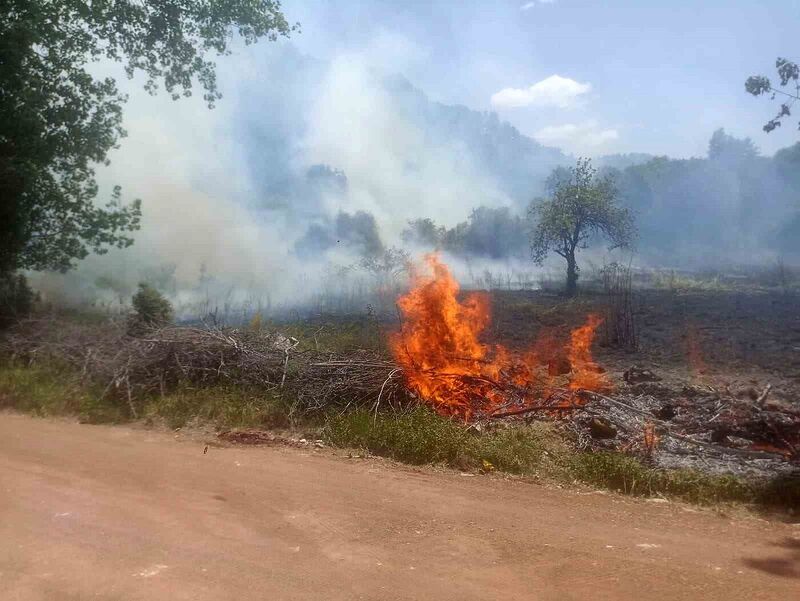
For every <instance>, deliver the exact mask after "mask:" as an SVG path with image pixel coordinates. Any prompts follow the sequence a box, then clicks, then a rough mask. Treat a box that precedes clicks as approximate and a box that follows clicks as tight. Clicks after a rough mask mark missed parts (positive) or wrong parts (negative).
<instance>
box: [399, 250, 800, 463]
mask: <svg viewBox="0 0 800 601" xmlns="http://www.w3.org/2000/svg"><path fill="white" fill-rule="evenodd" d="M427 266H428V268H429V270H430V271H429V273H422V272H416V273H413V274H412V284H413V285H412V288H411V290H410V292H408V293H407V294H406V295H404V296H402V297H401V298H400V299H399V301H398V306H399V309H400V312H401V315H402V318H403V323H402V326H401V328H400V330H399V331H397V332H396V333H394V334H393V335H392V337H391V339H390V346H391V350H392V354H393V356H394V359H395V361H397V363H398V364H399V365H400V366H401V367H402V369H403V377H404V380H405V382H406V384H407V386H408V387H409V388H410V389H411V391H412V392H413V394H414V395H415V396H416V397H417V398H418V399H420V400H422V401H424V402H427V403H429V404H430V405H431V406H432V407H433V408H434V409H435V410H436V411H438V412H439V413H442V414H446V415H450V416H456V417H458V418H459V419H462V420H465V421H472V422H477V423H486V422H493V421H497V420H504V421H512V420H529V419H534V418H535V419H550V420H556V421H557V422H558V423H560V424H561V425H562V426H563V427H564V428H566V429H568V430H570V431H571V432H572V433H573V435H574V437H575V438H576V439H577V441H578V445H579V446H580V447H582V448H584V449H587V450H588V449H591V450H601V449H606V450H620V451H624V452H628V453H632V454H636V455H639V456H642V457H644V458H646V459H647V460H648V461H650V462H652V463H654V464H656V465H660V466H663V467H687V466H691V467H696V468H698V469H703V470H705V471H712V472H737V473H740V474H758V473H768V472H774V471H788V470H790V469H792V466H791V463H792V462H798V461H800V409H799V408H794V407H791V406H789V405H786V404H769V403H768V402H767V397H768V395H769V388H767V389H766V390H765V391H764V392H762V393H761V394H760V395H758V396H757V397H756V398H754V399H749V400H748V399H745V400H742V399H739V398H737V397H735V396H733V395H731V394H730V393H727V392H720V391H718V390H715V389H714V388H711V387H708V386H706V387H693V386H688V385H685V386H682V387H681V388H679V389H673V388H670V387H668V386H666V385H662V384H660V378H659V377H658V376H657V375H655V374H653V373H652V372H650V371H649V370H646V369H641V368H631V369H630V370H628V371H627V372H626V373H625V374H624V383H622V384H620V385H619V386H618V388H617V389H616V390H614V387H613V386H612V384H611V381H610V378H609V377H608V376H607V374H606V373H605V372H604V370H603V369H602V368H600V367H599V366H598V365H597V364H596V363H595V362H594V360H593V359H592V354H591V346H592V342H593V340H594V336H595V331H596V330H597V328H598V326H599V325H600V324H601V319H600V318H599V317H597V316H595V315H589V316H588V317H587V318H586V322H585V324H584V325H582V326H581V327H578V328H576V329H574V330H573V331H572V332H571V333H570V335H569V338H568V340H566V341H564V342H562V343H561V344H559V343H557V342H556V341H554V340H552V339H550V338H542V339H540V340H537V341H536V342H535V343H534V344H533V345H532V347H531V348H530V350H528V351H527V352H525V353H514V352H511V351H510V350H508V349H506V348H505V347H503V346H501V345H493V346H490V345H487V344H483V343H482V342H480V335H481V334H482V333H483V331H484V330H485V329H486V328H487V326H489V323H490V311H489V302H488V297H487V296H486V295H485V294H483V293H473V294H470V295H467V296H466V297H465V298H464V299H463V300H459V286H458V283H457V282H456V280H455V279H454V278H453V276H452V275H451V273H450V271H449V270H448V268H447V266H446V265H444V264H443V263H441V262H440V261H439V260H438V258H437V257H436V256H435V255H431V256H428V257H427Z"/></svg>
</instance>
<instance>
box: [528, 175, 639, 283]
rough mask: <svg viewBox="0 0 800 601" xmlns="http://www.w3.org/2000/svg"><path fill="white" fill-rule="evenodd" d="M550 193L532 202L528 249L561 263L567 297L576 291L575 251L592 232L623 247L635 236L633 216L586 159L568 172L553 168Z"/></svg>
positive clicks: (584, 245)
mask: <svg viewBox="0 0 800 601" xmlns="http://www.w3.org/2000/svg"><path fill="white" fill-rule="evenodd" d="M548 186H549V187H550V188H551V190H552V192H551V194H550V198H548V199H540V200H538V201H535V202H534V203H533V204H532V206H531V209H530V214H531V216H532V218H533V220H534V228H533V232H532V234H531V254H532V256H533V259H534V261H536V262H537V263H540V264H541V263H542V262H543V261H544V259H545V258H546V257H547V255H548V254H549V253H550V251H553V252H555V253H556V254H557V255H559V256H561V257H563V258H564V260H565V261H566V262H567V286H566V293H567V296H573V295H574V294H575V291H576V287H577V281H578V272H579V268H578V265H577V262H576V258H575V253H576V251H577V250H579V249H582V248H587V246H588V243H589V240H590V239H591V238H592V237H593V236H604V237H606V238H607V239H608V240H609V241H610V243H611V244H610V249H613V248H619V247H626V246H629V245H630V244H631V243H632V242H633V239H634V238H635V235H636V230H635V227H634V223H633V216H632V214H631V213H630V211H628V209H626V208H624V207H620V206H618V205H617V204H616V201H617V190H616V187H615V185H614V182H613V181H612V179H611V178H609V177H604V178H598V177H597V170H596V169H594V168H593V167H592V164H591V160H590V159H579V160H578V163H577V165H576V166H575V167H573V168H572V169H570V170H569V173H568V174H567V172H565V171H563V170H560V171H556V172H554V173H553V175H552V176H551V180H550V183H549V184H548Z"/></svg>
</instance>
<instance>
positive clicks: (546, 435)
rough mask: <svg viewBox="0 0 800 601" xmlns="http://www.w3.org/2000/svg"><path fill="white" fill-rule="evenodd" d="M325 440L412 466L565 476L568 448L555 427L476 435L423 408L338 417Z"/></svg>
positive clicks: (331, 422)
mask: <svg viewBox="0 0 800 601" xmlns="http://www.w3.org/2000/svg"><path fill="white" fill-rule="evenodd" d="M324 435H325V437H326V438H327V440H328V441H329V442H330V443H332V444H334V445H336V446H342V447H354V448H359V449H364V450H367V451H369V452H371V453H373V454H375V455H381V456H384V457H390V458H392V459H397V460H399V461H404V462H406V463H412V464H424V463H434V464H436V463H438V464H444V465H449V466H451V467H456V468H459V469H474V468H483V469H498V470H500V471H504V472H509V473H514V474H524V475H536V476H554V475H563V473H564V469H565V465H566V464H565V463H564V457H566V456H567V455H569V454H570V452H571V451H570V447H569V445H568V444H567V442H566V441H565V440H564V439H563V437H561V436H560V435H558V434H557V433H556V432H555V431H554V430H553V428H552V427H550V426H548V425H547V424H544V423H536V424H533V425H531V426H526V427H515V428H503V429H497V430H494V431H492V432H487V433H478V432H475V431H473V430H468V429H467V428H465V427H463V426H462V425H461V424H458V423H456V422H454V421H452V420H450V419H446V418H443V417H441V416H439V415H437V414H435V413H434V412H433V411H430V410H429V409H427V408H425V407H416V408H414V409H411V410H409V411H407V412H404V413H378V414H377V415H376V414H373V413H370V412H368V411H363V410H360V411H353V412H350V413H346V414H343V415H336V416H333V417H331V418H330V419H329V420H328V423H327V424H326V426H325V428H324Z"/></svg>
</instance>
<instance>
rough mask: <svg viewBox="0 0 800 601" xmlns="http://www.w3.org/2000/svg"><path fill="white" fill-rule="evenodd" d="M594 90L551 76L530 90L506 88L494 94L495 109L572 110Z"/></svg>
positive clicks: (588, 85)
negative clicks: (524, 107) (526, 107)
mask: <svg viewBox="0 0 800 601" xmlns="http://www.w3.org/2000/svg"><path fill="white" fill-rule="evenodd" d="M591 89H592V84H590V83H588V82H587V83H580V82H578V81H575V80H574V79H570V78H569V77H561V76H560V75H551V76H550V77H548V78H547V79H543V80H542V81H539V82H537V83H535V84H533V85H532V86H530V87H528V88H504V89H502V90H500V91H499V92H496V93H494V94H492V99H491V102H492V106H494V107H495V108H517V107H522V106H534V107H548V106H554V107H558V108H562V109H565V108H571V107H573V106H575V105H576V104H577V103H578V99H579V97H580V96H582V95H584V94H587V93H588V92H590V91H591Z"/></svg>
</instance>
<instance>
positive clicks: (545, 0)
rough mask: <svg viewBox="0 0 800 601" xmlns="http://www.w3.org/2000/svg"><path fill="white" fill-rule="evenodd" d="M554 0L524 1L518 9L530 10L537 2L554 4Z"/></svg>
mask: <svg viewBox="0 0 800 601" xmlns="http://www.w3.org/2000/svg"><path fill="white" fill-rule="evenodd" d="M555 2H556V0H533V2H526V3H525V4H523V5H522V6H520V7H519V9H520V10H530V9H532V8H533V7H535V6H536V5H537V4H555Z"/></svg>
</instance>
